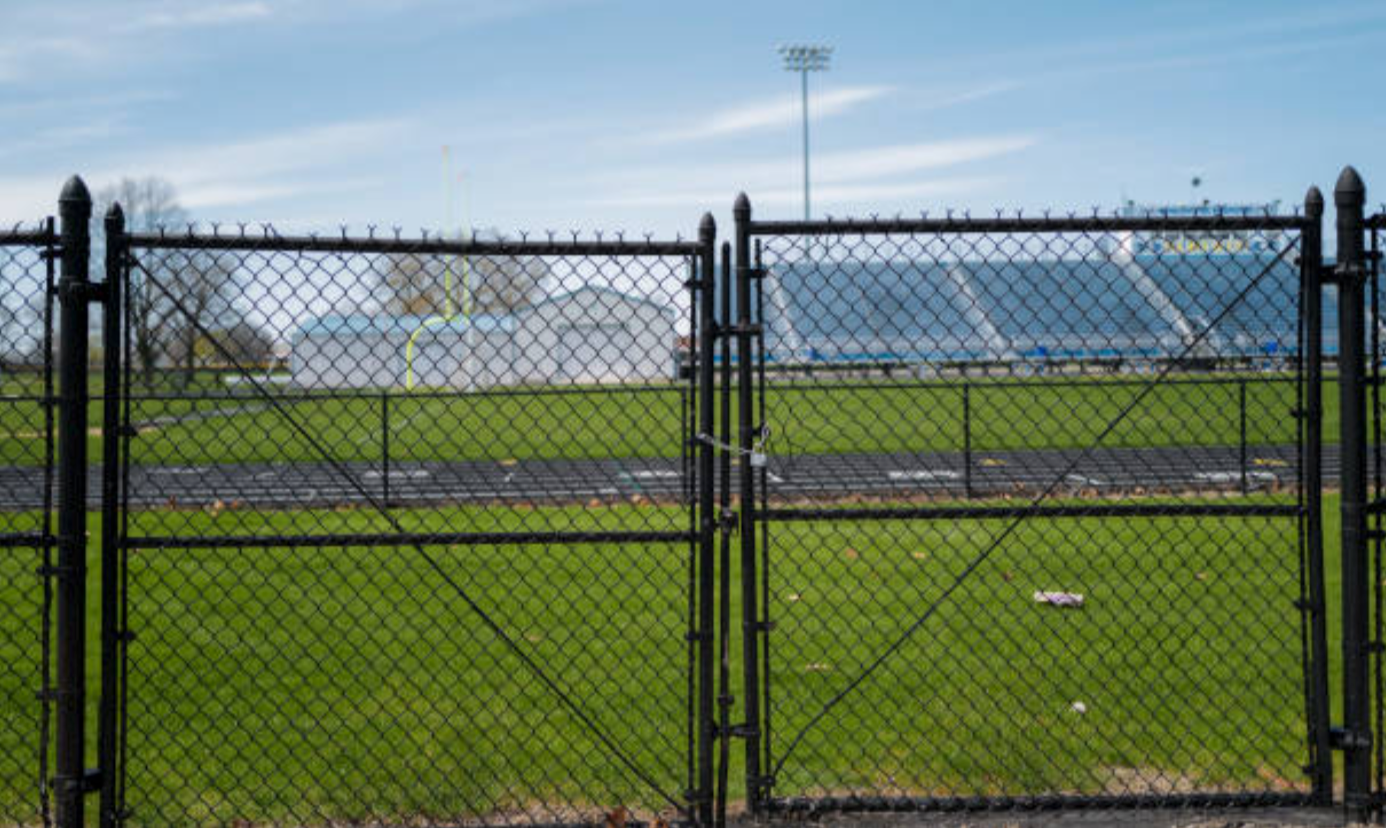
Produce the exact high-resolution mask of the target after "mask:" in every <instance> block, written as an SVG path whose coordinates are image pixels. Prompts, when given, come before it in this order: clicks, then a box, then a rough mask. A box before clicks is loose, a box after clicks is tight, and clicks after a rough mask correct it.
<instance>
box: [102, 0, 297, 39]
mask: <svg viewBox="0 0 1386 828" xmlns="http://www.w3.org/2000/svg"><path fill="white" fill-rule="evenodd" d="M271 14H272V10H271V8H270V5H269V3H266V2H262V0H251V1H250V2H244V1H243V0H233V2H223V3H196V4H187V5H181V6H177V5H175V6H172V7H160V8H156V9H151V10H149V11H146V12H144V13H142V14H139V15H137V16H136V17H135V18H134V19H133V20H132V21H131V22H130V24H129V25H128V26H127V27H125V30H126V31H131V32H139V31H147V30H150V29H188V28H204V27H210V26H226V25H232V24H237V23H247V22H250V21H253V20H263V19H265V18H267V17H269V16H270V15H271Z"/></svg>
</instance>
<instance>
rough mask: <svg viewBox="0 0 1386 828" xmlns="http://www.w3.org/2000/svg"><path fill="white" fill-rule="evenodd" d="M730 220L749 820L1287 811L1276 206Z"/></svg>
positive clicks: (1289, 540) (1290, 257)
mask: <svg viewBox="0 0 1386 828" xmlns="http://www.w3.org/2000/svg"><path fill="white" fill-rule="evenodd" d="M740 220H741V225H740V233H741V235H740V238H741V239H742V244H743V245H745V246H746V247H747V248H748V250H749V251H750V252H751V257H752V264H753V265H754V266H753V267H752V268H751V269H748V270H746V271H744V272H743V276H744V277H745V278H746V279H747V280H748V281H749V282H750V283H752V285H753V286H752V287H750V288H748V290H749V292H750V294H751V309H750V310H751V313H750V316H751V317H752V318H753V319H754V321H756V322H758V323H759V324H760V329H759V330H758V331H757V336H756V338H755V339H754V340H753V341H751V342H750V350H749V351H748V352H747V353H750V354H752V358H754V359H756V360H757V362H758V365H757V369H758V373H759V377H758V379H757V386H758V388H757V394H758V396H759V412H758V417H759V423H758V424H759V427H758V428H757V430H756V431H755V434H756V437H757V440H756V442H755V443H754V444H753V445H752V446H750V448H751V450H752V451H754V452H755V455H752V456H753V457H756V459H757V460H758V459H759V458H758V457H757V455H762V454H763V455H764V456H765V460H764V465H763V466H762V468H761V469H760V471H759V473H758V481H757V483H758V486H759V492H758V495H759V498H760V509H761V510H762V511H761V517H762V518H763V519H764V522H763V524H762V529H763V532H762V534H761V535H760V537H759V538H756V539H753V540H754V542H755V544H756V545H757V546H758V547H759V548H758V549H755V550H754V554H755V555H756V556H757V562H756V566H757V568H759V569H760V582H759V584H758V588H759V593H758V594H753V595H748V596H746V598H747V600H746V603H748V604H750V603H752V602H755V603H758V604H759V605H760V607H759V613H760V615H759V617H758V618H756V619H754V620H755V621H756V622H758V628H759V629H760V630H761V632H759V633H758V634H757V636H756V640H755V641H754V642H753V644H754V646H756V647H757V648H758V650H759V658H760V660H761V678H760V681H761V683H762V685H761V688H760V691H761V694H762V698H761V707H762V709H763V711H764V713H763V720H762V722H761V728H760V731H759V738H760V744H759V750H758V752H757V754H756V755H755V756H754V757H753V759H752V760H751V761H752V765H753V767H752V769H751V771H752V778H751V779H750V780H749V781H748V783H747V785H748V788H749V789H750V790H752V791H757V790H758V791H759V793H760V800H759V803H757V804H763V805H766V806H769V807H774V808H778V809H791V810H799V809H808V810H813V809H822V808H840V807H847V808H866V809H880V808H909V809H913V808H918V807H941V808H957V807H997V806H1005V805H1043V804H1046V803H1048V804H1051V805H1052V804H1057V803H1066V804H1069V805H1079V804H1115V803H1121V802H1141V801H1149V802H1151V803H1155V802H1176V801H1187V802H1198V801H1203V802H1212V801H1225V802H1241V801H1245V802H1255V801H1266V802H1269V801H1276V800H1279V799H1285V800H1290V801H1293V800H1296V799H1303V798H1305V795H1306V794H1307V793H1308V792H1309V791H1310V789H1311V783H1312V779H1311V771H1312V770H1313V769H1312V768H1310V767H1306V765H1305V760H1306V756H1308V755H1309V753H1310V750H1309V748H1307V747H1306V745H1307V743H1308V741H1309V739H1310V735H1311V728H1310V725H1309V722H1308V720H1307V714H1306V710H1307V709H1308V708H1307V707H1306V697H1307V696H1306V693H1307V685H1306V675H1307V671H1306V664H1307V659H1308V650H1307V644H1306V641H1307V620H1306V618H1305V617H1304V614H1303V610H1304V608H1306V607H1308V606H1309V604H1308V603H1307V602H1306V601H1305V599H1306V597H1307V595H1308V592H1307V591H1308V584H1307V580H1306V575H1305V567H1304V557H1305V554H1306V552H1305V547H1304V543H1303V540H1302V539H1303V526H1302V520H1303V515H1304V514H1305V509H1306V502H1305V498H1304V496H1303V494H1302V489H1301V487H1300V481H1301V480H1302V479H1303V473H1302V472H1303V469H1302V463H1303V457H1302V448H1301V446H1302V432H1301V429H1302V427H1303V422H1302V421H1301V418H1300V417H1299V415H1298V412H1301V411H1303V410H1304V408H1305V406H1304V395H1305V388H1306V378H1305V373H1304V366H1305V359H1304V357H1305V352H1304V343H1305V338H1304V326H1303V316H1302V312H1301V311H1302V301H1301V293H1300V291H1301V287H1300V269H1299V266H1298V265H1299V259H1298V256H1299V245H1300V238H1301V233H1300V231H1301V220H1300V219H1299V218H1298V217H1276V216H1269V215H1251V216H1247V215H1236V216H1233V215H1228V214H1207V215H1195V216H1187V217H1182V218H1180V217H1175V218H1171V217H1169V216H1143V217H1110V218H1108V217H1092V218H1091V219H1082V218H1073V217H1069V218H1055V219H1035V220H1031V219H1025V218H1020V217H1017V218H1015V219H1010V218H1004V217H998V218H996V219H994V220H993V219H976V220H974V219H964V218H961V217H959V218H956V219H954V218H952V217H950V218H948V219H940V220H937V221H934V222H930V221H929V220H928V219H922V220H920V221H917V222H911V221H908V220H898V221H888V220H883V221H865V222H817V223H801V222H752V221H750V220H749V210H747V212H746V215H745V216H743V217H741V219H740ZM742 399H743V403H744V400H745V396H744V395H743V397H742ZM1316 508H1317V507H1316ZM755 765H758V766H759V767H758V768H757V767H755Z"/></svg>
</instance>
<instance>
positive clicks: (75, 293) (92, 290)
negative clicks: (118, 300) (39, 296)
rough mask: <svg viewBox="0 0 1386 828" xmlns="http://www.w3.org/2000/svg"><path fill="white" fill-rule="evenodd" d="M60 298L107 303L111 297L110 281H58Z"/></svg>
mask: <svg viewBox="0 0 1386 828" xmlns="http://www.w3.org/2000/svg"><path fill="white" fill-rule="evenodd" d="M57 292H58V299H59V300H60V301H63V302H66V301H68V300H76V301H79V302H98V303H100V304H103V305H104V304H106V303H107V302H108V301H110V297H111V283H110V282H69V281H62V282H58V291H57Z"/></svg>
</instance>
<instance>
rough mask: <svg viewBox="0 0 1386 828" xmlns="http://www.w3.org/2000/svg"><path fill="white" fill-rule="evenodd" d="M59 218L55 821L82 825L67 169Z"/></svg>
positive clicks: (80, 474)
mask: <svg viewBox="0 0 1386 828" xmlns="http://www.w3.org/2000/svg"><path fill="white" fill-rule="evenodd" d="M58 211H59V212H58V215H59V216H60V217H61V220H62V228H61V237H60V241H61V245H62V254H61V255H62V259H61V271H60V275H59V278H58V302H59V307H60V317H59V324H60V325H61V328H60V334H59V345H58V382H59V389H58V539H57V540H58V565H57V571H56V573H55V574H56V577H57V590H56V592H57V688H56V694H55V695H56V711H57V715H56V741H55V748H56V752H55V757H54V760H55V762H54V764H55V776H54V780H53V782H54V789H55V792H56V797H55V806H56V808H55V811H56V813H55V815H56V817H57V822H56V824H57V825H58V828H81V826H82V825H83V813H82V810H83V808H82V797H83V795H84V793H85V788H86V771H85V763H84V758H83V754H84V748H85V721H84V719H85V712H86V711H85V701H86V694H85V686H86V667H85V665H86V620H87V619H86V614H87V607H86V575H87V562H86V552H87V538H86V496H87V491H86V490H87V402H88V392H87V370H88V369H87V359H88V354H87V345H88V334H87V302H88V301H89V298H90V289H91V283H90V281H89V280H88V268H89V266H90V265H89V259H90V256H91V228H90V227H89V222H90V220H91V193H90V192H89V191H88V190H87V185H86V184H85V183H83V182H82V179H81V178H78V177H77V176H73V177H72V178H71V179H69V180H68V182H67V184H66V185H65V186H64V187H63V191H62V195H61V196H60V197H59V199H58Z"/></svg>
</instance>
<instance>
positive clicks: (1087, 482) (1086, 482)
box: [1064, 474, 1107, 486]
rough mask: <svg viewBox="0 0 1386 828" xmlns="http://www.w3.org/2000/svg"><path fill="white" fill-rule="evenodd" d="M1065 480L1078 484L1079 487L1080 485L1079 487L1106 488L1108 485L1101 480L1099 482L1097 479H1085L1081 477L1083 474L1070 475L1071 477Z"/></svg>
mask: <svg viewBox="0 0 1386 828" xmlns="http://www.w3.org/2000/svg"><path fill="white" fill-rule="evenodd" d="M1064 480H1066V481H1068V482H1069V483H1074V484H1077V485H1079V486H1105V485H1107V484H1106V483H1104V482H1102V481H1101V480H1098V479H1097V478H1096V477H1085V476H1083V475H1081V474H1070V475H1065V477H1064Z"/></svg>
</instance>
